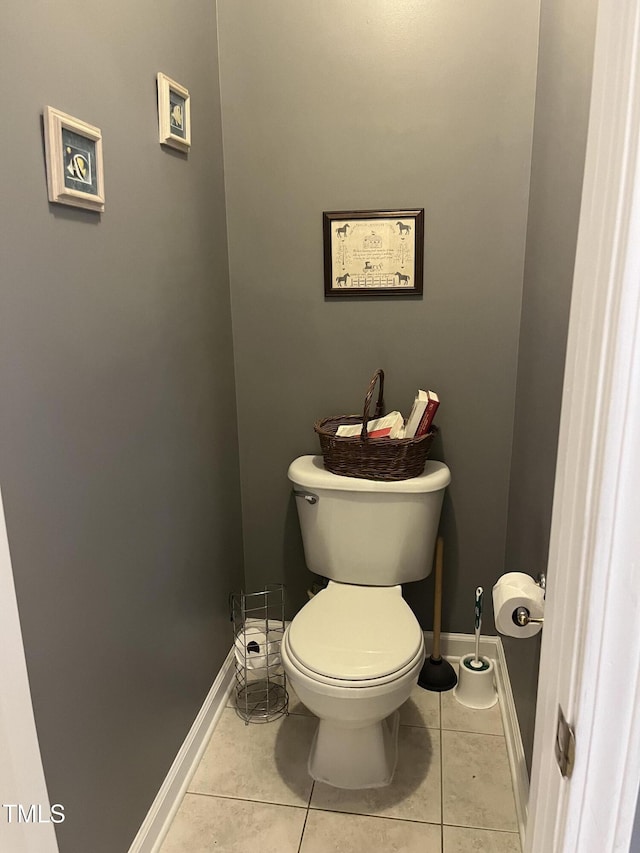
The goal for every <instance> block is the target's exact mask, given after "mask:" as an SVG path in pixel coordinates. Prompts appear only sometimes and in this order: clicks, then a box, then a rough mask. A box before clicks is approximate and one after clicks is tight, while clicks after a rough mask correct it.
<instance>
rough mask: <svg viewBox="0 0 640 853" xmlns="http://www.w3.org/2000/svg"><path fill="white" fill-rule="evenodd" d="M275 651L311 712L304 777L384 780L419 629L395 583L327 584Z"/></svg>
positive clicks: (337, 782) (416, 661)
mask: <svg viewBox="0 0 640 853" xmlns="http://www.w3.org/2000/svg"><path fill="white" fill-rule="evenodd" d="M281 654H282V662H283V665H284V669H285V672H286V674H287V677H288V678H289V680H290V682H291V684H292V686H293V688H294V690H295V691H296V693H297V695H298V697H299V698H300V700H301V702H302V703H303V704H304V705H306V706H307V708H309V710H310V711H312V712H313V713H314V714H315V715H316V716H317V717H319V725H318V730H317V732H316V735H315V738H314V741H313V744H312V747H311V752H310V755H309V762H308V767H309V773H310V775H311V776H312V777H313V778H314V779H316V780H318V781H321V782H326V783H327V784H329V785H333V786H335V787H338V788H374V787H380V786H382V785H387V784H389V782H390V781H391V779H392V777H393V773H394V771H395V766H396V759H397V737H398V720H399V714H398V708H399V707H400V706H401V705H402V704H403V703H404V702H405V701H406V700H407V699H408V697H409V695H410V693H411V691H412V690H413V688H414V686H415V685H416V683H417V681H418V676H419V674H420V670H421V668H422V664H423V662H424V640H423V635H422V630H421V628H420V625H419V624H418V621H417V620H416V618H415V616H414V615H413V613H412V611H411V609H410V608H409V606H408V605H407V604H406V602H405V601H404V599H403V598H402V591H401V588H400V586H393V587H362V586H356V585H353V584H343V583H336V582H334V581H330V582H329V585H328V586H327V588H326V589H324V590H322V591H321V592H320V593H318V594H317V595H316V596H315V597H314V598H313V599H312V601H311V602H309V604H307V605H306V606H305V607H304V608H303V609H302V610H301V611H300V613H299V614H298V616H296V618H295V619H294V620H293V622H292V623H291V625H289V627H288V628H287V630H286V632H285V635H284V637H283V641H282V648H281Z"/></svg>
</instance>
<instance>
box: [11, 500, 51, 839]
mask: <svg viewBox="0 0 640 853" xmlns="http://www.w3.org/2000/svg"><path fill="white" fill-rule="evenodd" d="M0 660H1V661H2V689H1V690H0V754H1V755H2V761H0V792H1V796H2V802H1V803H0V806H2V807H1V808H0V849H1V850H11V851H12V853H58V843H57V841H56V834H55V831H54V828H53V824H52V823H45V822H44V821H45V820H48V818H49V812H50V810H49V805H50V804H49V796H48V793H47V784H46V781H45V777H44V769H43V766H42V758H41V755H40V745H39V743H38V733H37V731H36V723H35V718H34V715H33V705H32V702H31V691H30V688H29V676H28V673H27V662H26V659H25V654H24V646H23V643H22V632H21V630H20V617H19V614H18V602H17V599H16V591H15V586H14V581H13V571H12V568H11V555H10V552H9V540H8V537H7V527H6V523H5V517H4V509H3V504H2V491H1V490H0ZM18 804H19V805H22V806H23V808H24V810H25V812H28V810H29V807H30V806H31V805H36V806H40V807H41V814H42V820H43V822H42V823H32V822H29V823H19V822H18V821H17V819H16V814H17V809H8V808H5V805H16V806H17V805H18ZM9 815H11V816H12V820H11V822H9Z"/></svg>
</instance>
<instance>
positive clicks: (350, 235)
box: [323, 208, 424, 296]
mask: <svg viewBox="0 0 640 853" xmlns="http://www.w3.org/2000/svg"><path fill="white" fill-rule="evenodd" d="M323 232H324V295H325V296H422V275H423V273H422V269H423V253H424V208H419V209H413V210H351V211H345V210H342V211H332V212H328V213H327V212H325V213H324V214H323Z"/></svg>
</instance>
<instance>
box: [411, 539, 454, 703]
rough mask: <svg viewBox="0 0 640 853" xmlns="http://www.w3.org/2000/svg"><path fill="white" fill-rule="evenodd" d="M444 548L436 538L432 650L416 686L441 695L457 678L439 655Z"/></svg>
mask: <svg viewBox="0 0 640 853" xmlns="http://www.w3.org/2000/svg"><path fill="white" fill-rule="evenodd" d="M443 548H444V543H443V539H442V537H441V536H439V537H438V541H437V542H436V572H435V574H436V577H435V592H434V600H433V649H432V651H431V655H430V657H428V658H427V660H426V661H425V662H424V664H423V666H422V669H421V670H420V677H419V678H418V684H419V685H420V687H424V689H425V690H433V691H434V692H436V693H443V692H444V691H445V690H452V689H453V688H454V687H455V686H456V684H457V682H458V677H457V675H456V673H455V670H454V668H453V667H452V666H451V664H450V663H449V661H447V660H445V659H444V658H443V657H442V656H441V655H440V621H441V615H442V552H443Z"/></svg>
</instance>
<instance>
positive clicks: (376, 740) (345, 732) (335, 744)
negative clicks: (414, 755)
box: [308, 711, 400, 789]
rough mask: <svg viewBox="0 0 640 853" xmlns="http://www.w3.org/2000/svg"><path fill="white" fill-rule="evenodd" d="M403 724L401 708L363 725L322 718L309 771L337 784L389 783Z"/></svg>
mask: <svg viewBox="0 0 640 853" xmlns="http://www.w3.org/2000/svg"><path fill="white" fill-rule="evenodd" d="M399 726H400V714H399V712H398V711H394V712H393V714H391V715H390V716H389V717H387V718H386V719H384V720H381V721H380V722H377V723H372V724H370V725H367V726H362V727H361V728H345V727H343V726H340V725H337V724H336V723H335V722H333V721H332V720H320V723H319V725H318V730H317V731H316V734H315V737H314V739H313V743H312V745H311V752H310V754H309V765H308V768H309V775H310V776H312V777H313V778H314V779H315V780H316V781H318V782H326V784H327V785H333V787H334V788H349V789H356V788H382V787H383V786H384V785H388V784H389V783H390V782H391V780H392V779H393V774H394V772H395V769H396V762H397V759H398V728H399Z"/></svg>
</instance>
